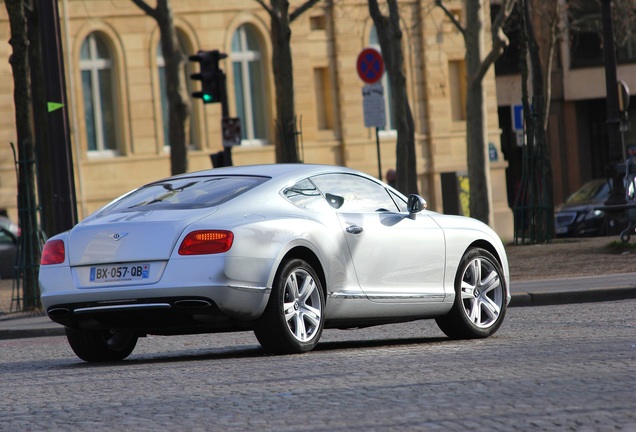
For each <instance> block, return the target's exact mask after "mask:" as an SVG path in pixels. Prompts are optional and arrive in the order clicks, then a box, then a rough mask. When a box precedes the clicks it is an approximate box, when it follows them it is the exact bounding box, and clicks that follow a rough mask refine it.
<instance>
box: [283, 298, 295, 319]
mask: <svg viewBox="0 0 636 432" xmlns="http://www.w3.org/2000/svg"><path fill="white" fill-rule="evenodd" d="M283 313H284V314H285V321H287V322H289V321H290V320H291V319H292V317H293V316H294V314H295V313H296V310H295V309H294V302H291V303H285V304H283Z"/></svg>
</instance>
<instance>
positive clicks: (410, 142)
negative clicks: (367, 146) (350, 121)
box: [369, 0, 417, 194]
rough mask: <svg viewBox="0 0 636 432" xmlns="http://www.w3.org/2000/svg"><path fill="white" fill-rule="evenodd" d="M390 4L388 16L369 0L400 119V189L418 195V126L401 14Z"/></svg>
mask: <svg viewBox="0 0 636 432" xmlns="http://www.w3.org/2000/svg"><path fill="white" fill-rule="evenodd" d="M386 4H387V9H388V12H389V15H388V16H387V15H384V14H383V13H382V11H381V10H380V6H379V4H378V1H377V0H369V13H370V14H371V18H372V19H373V23H374V24H375V28H376V31H377V33H378V40H379V42H380V48H381V49H382V57H383V59H384V63H385V65H386V71H387V73H388V76H389V85H390V87H391V95H392V103H393V107H392V108H393V112H394V113H395V119H396V130H397V143H396V146H395V154H396V166H395V171H396V177H397V178H396V188H397V189H398V190H399V191H401V192H402V193H405V194H411V193H417V171H416V163H415V160H416V158H415V123H414V121H413V114H412V112H411V106H410V105H409V100H408V97H407V94H406V75H405V74H404V51H403V48H402V42H403V39H402V37H403V35H402V30H401V29H400V11H399V9H398V4H397V0H387V2H386Z"/></svg>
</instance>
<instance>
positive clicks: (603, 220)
mask: <svg viewBox="0 0 636 432" xmlns="http://www.w3.org/2000/svg"><path fill="white" fill-rule="evenodd" d="M610 191H611V184H610V182H609V181H608V180H607V179H596V180H592V181H589V182H587V183H585V184H584V185H583V186H582V187H581V188H580V189H579V190H577V191H576V192H574V193H573V194H572V195H570V196H569V197H568V199H567V200H566V201H565V203H563V205H562V206H561V207H560V208H559V209H557V212H556V214H555V217H554V224H555V227H554V228H555V229H554V232H555V234H556V235H557V237H592V236H603V235H615V234H616V235H618V234H620V233H621V231H623V230H624V229H625V228H626V227H627V224H626V223H625V222H624V221H619V220H616V219H614V218H611V217H608V215H607V214H606V213H605V212H604V211H603V210H599V209H598V207H600V206H603V204H604V203H605V201H607V198H608V197H609V194H610Z"/></svg>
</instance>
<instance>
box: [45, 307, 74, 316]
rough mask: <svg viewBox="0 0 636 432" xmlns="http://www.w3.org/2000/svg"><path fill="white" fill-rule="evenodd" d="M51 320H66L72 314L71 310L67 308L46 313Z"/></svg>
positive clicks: (50, 310) (53, 309) (54, 309)
mask: <svg viewBox="0 0 636 432" xmlns="http://www.w3.org/2000/svg"><path fill="white" fill-rule="evenodd" d="M46 313H47V314H48V315H49V317H51V318H64V317H67V316H69V315H70V314H71V311H70V309H67V308H52V309H49V310H48V311H47V312H46Z"/></svg>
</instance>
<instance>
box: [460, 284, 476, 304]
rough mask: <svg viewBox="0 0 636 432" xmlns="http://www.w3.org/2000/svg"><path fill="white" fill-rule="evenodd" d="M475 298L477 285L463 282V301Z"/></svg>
mask: <svg viewBox="0 0 636 432" xmlns="http://www.w3.org/2000/svg"><path fill="white" fill-rule="evenodd" d="M474 297H475V285H473V284H471V283H468V282H466V281H462V299H464V300H467V299H471V298H474Z"/></svg>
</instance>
